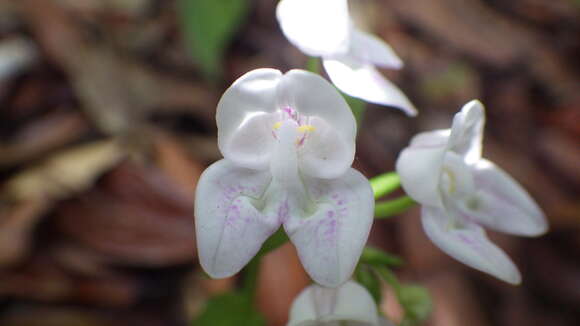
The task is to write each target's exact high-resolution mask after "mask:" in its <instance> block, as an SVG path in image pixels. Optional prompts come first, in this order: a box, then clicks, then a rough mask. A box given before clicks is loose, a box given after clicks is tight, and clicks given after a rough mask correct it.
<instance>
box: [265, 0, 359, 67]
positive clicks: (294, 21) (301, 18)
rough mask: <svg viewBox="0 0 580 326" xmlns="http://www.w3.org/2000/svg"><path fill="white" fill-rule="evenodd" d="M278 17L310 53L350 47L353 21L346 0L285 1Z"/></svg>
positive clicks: (291, 37)
mask: <svg viewBox="0 0 580 326" xmlns="http://www.w3.org/2000/svg"><path fill="white" fill-rule="evenodd" d="M276 16H277V18H278V23H279V24H280V27H281V28H282V32H283V33H284V35H286V37H287V38H288V40H289V41H290V42H291V43H292V44H294V45H295V46H296V47H297V48H299V49H300V50H301V51H302V52H304V53H306V54H307V55H310V56H314V57H318V56H324V55H329V54H334V53H341V52H346V51H347V50H348V46H349V37H350V36H349V33H350V24H351V23H350V17H349V13H348V4H347V1H346V0H316V1H312V0H282V1H280V3H279V4H278V8H277V9H276ZM321 17H324V19H323V20H321V19H320V18H321Z"/></svg>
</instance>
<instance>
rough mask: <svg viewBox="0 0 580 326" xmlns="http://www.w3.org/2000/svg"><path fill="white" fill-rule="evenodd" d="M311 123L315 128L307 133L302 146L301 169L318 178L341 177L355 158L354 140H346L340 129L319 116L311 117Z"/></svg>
mask: <svg viewBox="0 0 580 326" xmlns="http://www.w3.org/2000/svg"><path fill="white" fill-rule="evenodd" d="M309 124H310V125H311V126H313V127H314V130H313V131H311V132H308V133H307V134H306V135H305V137H306V138H305V141H304V146H302V147H301V148H300V158H301V159H300V170H301V171H302V172H304V173H305V174H307V175H310V176H312V177H316V178H323V179H331V178H337V177H340V176H341V175H343V174H344V173H345V171H347V170H348V169H349V168H350V166H351V164H352V161H353V160H354V153H355V144H354V142H346V141H344V140H343V138H342V137H341V135H340V130H336V129H334V128H332V127H331V126H330V125H329V124H327V123H326V122H325V121H324V120H322V119H320V118H318V117H314V118H311V119H310V122H309Z"/></svg>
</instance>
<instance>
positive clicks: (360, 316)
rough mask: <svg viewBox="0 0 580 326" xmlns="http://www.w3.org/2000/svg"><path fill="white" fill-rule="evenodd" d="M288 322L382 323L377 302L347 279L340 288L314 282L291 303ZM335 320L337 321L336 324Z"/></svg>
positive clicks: (296, 325)
mask: <svg viewBox="0 0 580 326" xmlns="http://www.w3.org/2000/svg"><path fill="white" fill-rule="evenodd" d="M289 317H290V318H289V319H290V320H289V322H288V324H287V326H305V325H312V326H314V325H321V324H324V325H342V324H340V322H341V321H342V322H345V325H367V326H379V325H389V324H382V323H381V320H380V319H379V314H378V311H377V305H376V303H375V302H374V301H373V298H372V297H371V295H370V294H369V292H368V291H367V290H366V289H365V288H364V287H362V286H361V285H359V284H357V283H355V282H353V281H348V282H346V283H344V284H343V285H342V286H340V287H338V288H325V287H322V286H319V285H316V284H314V285H311V286H309V287H307V288H306V289H304V290H303V291H302V292H301V293H300V294H299V295H298V296H297V297H296V299H295V300H294V302H293V303H292V307H291V308H290V316H289ZM335 323H336V324H335Z"/></svg>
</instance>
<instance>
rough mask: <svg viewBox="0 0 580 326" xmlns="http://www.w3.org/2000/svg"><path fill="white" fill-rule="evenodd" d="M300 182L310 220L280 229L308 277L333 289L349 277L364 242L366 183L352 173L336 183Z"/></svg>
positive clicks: (368, 209)
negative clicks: (308, 200)
mask: <svg viewBox="0 0 580 326" xmlns="http://www.w3.org/2000/svg"><path fill="white" fill-rule="evenodd" d="M304 181H305V184H306V189H307V190H308V192H309V194H310V198H312V200H313V201H314V204H313V207H312V209H311V212H309V213H310V214H309V215H310V216H306V217H304V216H290V217H289V218H288V220H287V221H286V222H284V228H285V229H286V233H288V236H289V237H290V239H291V240H292V242H293V243H294V245H295V246H296V248H297V250H298V255H299V257H300V260H301V261H302V265H304V268H305V269H306V271H307V272H308V274H309V275H310V277H311V278H312V279H313V280H314V281H315V282H317V283H319V284H321V285H324V286H329V287H336V286H338V285H340V284H342V283H344V282H345V281H347V280H348V279H349V278H350V277H351V275H352V272H353V270H354V268H355V266H356V264H357V262H358V259H359V257H360V255H361V252H362V249H363V247H364V245H365V243H366V241H367V238H368V235H369V231H370V228H371V224H372V221H373V212H374V199H373V192H372V189H371V186H370V184H369V182H368V180H367V179H366V178H365V177H364V176H363V175H362V174H360V173H359V172H358V171H356V170H354V169H349V170H348V171H347V173H346V174H345V175H344V176H342V177H340V178H337V179H332V180H324V179H315V178H305V180H304Z"/></svg>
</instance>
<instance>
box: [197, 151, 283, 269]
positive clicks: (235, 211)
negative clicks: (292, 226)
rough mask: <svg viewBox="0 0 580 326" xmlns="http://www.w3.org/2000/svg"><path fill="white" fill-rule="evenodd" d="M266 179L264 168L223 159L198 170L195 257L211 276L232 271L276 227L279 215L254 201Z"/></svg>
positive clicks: (267, 178) (247, 258) (246, 261)
mask: <svg viewBox="0 0 580 326" xmlns="http://www.w3.org/2000/svg"><path fill="white" fill-rule="evenodd" d="M270 181H271V176H270V173H269V172H260V171H256V170H251V169H246V168H240V167H237V166H235V165H234V164H233V163H232V162H230V161H228V160H226V159H224V160H221V161H218V162H216V163H214V164H212V165H211V166H210V167H209V168H208V169H207V170H205V171H204V172H203V174H202V175H201V178H200V179H199V182H198V184H197V191H196V198H195V228H196V237H197V248H198V252H199V260H200V263H201V266H202V267H203V269H204V270H205V271H206V272H207V273H208V274H209V275H210V276H211V277H215V278H222V277H228V276H231V275H234V274H235V273H237V272H238V271H239V270H240V269H242V267H244V266H245V265H246V264H247V263H248V261H249V260H250V259H252V257H254V256H255V255H256V253H257V252H258V251H259V250H260V247H261V246H262V243H263V242H264V241H265V240H266V239H267V238H268V237H269V236H270V235H271V234H272V233H274V232H275V231H276V230H277V229H278V228H279V226H280V222H279V218H278V216H276V215H274V214H270V215H266V214H263V213H262V212H260V211H259V210H258V209H256V207H255V202H256V200H257V199H258V198H260V197H261V196H262V194H263V192H264V191H265V189H266V188H267V187H268V185H269V183H270Z"/></svg>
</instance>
